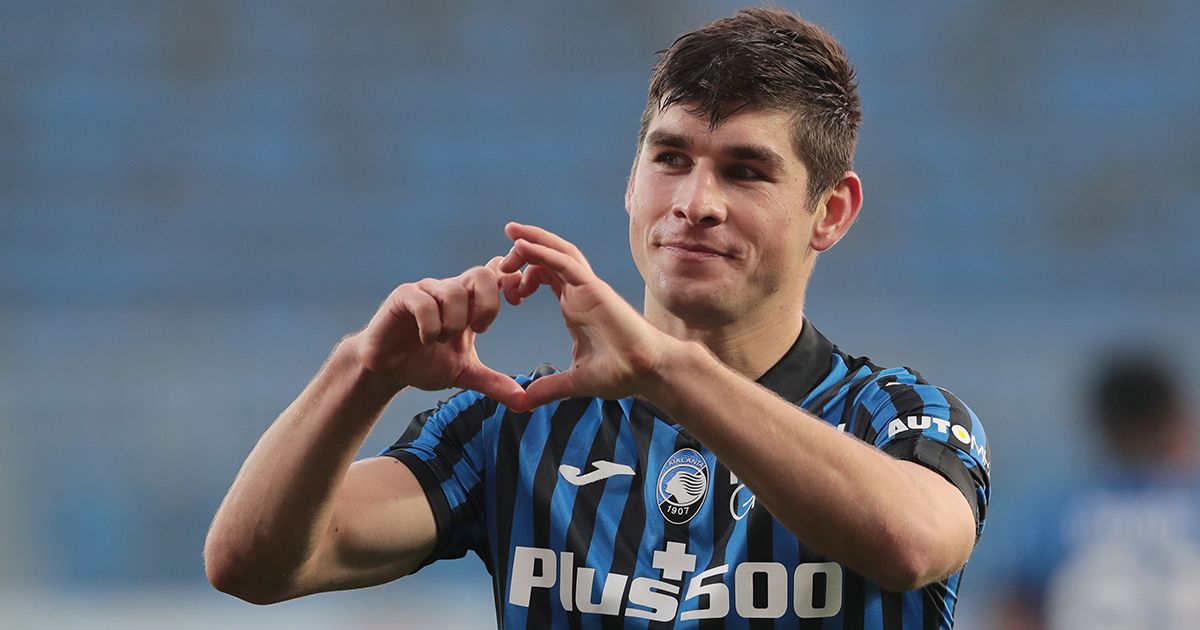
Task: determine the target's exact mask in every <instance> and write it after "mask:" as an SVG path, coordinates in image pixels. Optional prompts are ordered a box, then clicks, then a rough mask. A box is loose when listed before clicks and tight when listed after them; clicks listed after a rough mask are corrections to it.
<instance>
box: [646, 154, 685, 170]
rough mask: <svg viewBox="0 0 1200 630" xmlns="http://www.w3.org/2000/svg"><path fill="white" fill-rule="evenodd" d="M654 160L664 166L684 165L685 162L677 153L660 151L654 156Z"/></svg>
mask: <svg viewBox="0 0 1200 630" xmlns="http://www.w3.org/2000/svg"><path fill="white" fill-rule="evenodd" d="M654 161H655V162H658V163H659V164H662V165H665V166H673V167H675V166H684V165H685V164H686V163H687V162H686V161H685V160H684V157H683V156H682V155H680V154H678V153H660V154H658V155H657V156H655V158H654Z"/></svg>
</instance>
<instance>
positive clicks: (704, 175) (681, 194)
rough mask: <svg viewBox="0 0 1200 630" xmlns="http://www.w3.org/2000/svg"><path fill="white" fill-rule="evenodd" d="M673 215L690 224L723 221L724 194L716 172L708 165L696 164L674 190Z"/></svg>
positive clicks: (719, 222) (710, 223)
mask: <svg viewBox="0 0 1200 630" xmlns="http://www.w3.org/2000/svg"><path fill="white" fill-rule="evenodd" d="M672 212H673V213H674V215H675V216H677V217H679V218H681V219H684V220H685V221H687V222H688V223H691V224H692V225H698V226H712V225H720V224H722V223H724V222H725V217H726V214H727V211H726V207H725V196H724V195H723V194H722V192H721V187H720V180H719V178H718V174H717V173H716V171H714V170H713V169H712V168H711V167H709V166H699V165H698V166H696V167H695V168H693V169H692V172H691V173H689V175H688V177H687V178H686V179H685V180H684V181H683V182H680V186H679V188H678V189H677V190H676V196H675V204H674V208H672Z"/></svg>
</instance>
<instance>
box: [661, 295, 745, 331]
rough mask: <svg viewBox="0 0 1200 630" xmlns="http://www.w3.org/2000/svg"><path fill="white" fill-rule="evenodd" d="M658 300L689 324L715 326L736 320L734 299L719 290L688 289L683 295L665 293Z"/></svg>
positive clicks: (736, 313)
mask: <svg viewBox="0 0 1200 630" xmlns="http://www.w3.org/2000/svg"><path fill="white" fill-rule="evenodd" d="M663 297H664V298H666V299H663V300H660V303H661V304H662V305H663V308H665V309H666V311H667V312H668V313H670V314H671V315H673V316H675V317H676V318H678V319H680V320H682V321H684V322H686V323H687V324H688V325H689V326H693V327H699V328H717V327H721V326H726V325H728V324H730V323H732V322H734V321H736V320H737V317H738V312H737V309H736V304H735V303H734V301H731V300H729V299H727V297H728V296H727V295H725V294H723V293H721V292H720V291H708V292H699V291H689V292H687V293H686V294H683V295H679V294H676V295H667V296H663Z"/></svg>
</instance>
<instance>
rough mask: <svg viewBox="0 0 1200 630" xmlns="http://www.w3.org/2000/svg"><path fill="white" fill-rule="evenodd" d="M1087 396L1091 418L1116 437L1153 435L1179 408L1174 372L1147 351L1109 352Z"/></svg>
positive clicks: (1180, 394) (1163, 361) (1180, 399)
mask: <svg viewBox="0 0 1200 630" xmlns="http://www.w3.org/2000/svg"><path fill="white" fill-rule="evenodd" d="M1088 393H1089V395H1090V398H1091V400H1090V403H1091V409H1090V411H1091V413H1092V415H1093V417H1094V418H1095V419H1096V420H1097V421H1098V422H1099V423H1100V425H1101V426H1103V427H1104V428H1105V429H1107V430H1109V431H1112V432H1114V433H1119V434H1146V435H1153V434H1154V430H1155V429H1156V428H1159V427H1161V425H1163V424H1164V423H1167V422H1170V421H1172V420H1173V419H1174V418H1173V415H1174V412H1176V411H1178V410H1179V409H1180V408H1181V407H1182V392H1181V391H1180V387H1179V383H1178V381H1177V379H1176V371H1175V370H1174V369H1173V367H1172V365H1171V364H1170V362H1169V361H1167V360H1166V359H1165V358H1164V357H1162V356H1159V355H1157V354H1156V353H1154V352H1153V351H1148V350H1142V351H1137V350H1133V351H1130V350H1124V351H1121V352H1120V353H1119V354H1118V353H1117V352H1116V351H1114V352H1112V353H1110V357H1109V359H1108V360H1107V361H1105V362H1103V363H1102V365H1101V367H1100V369H1099V371H1098V372H1097V374H1096V376H1095V380H1094V381H1093V383H1092V386H1091V391H1090V392H1088Z"/></svg>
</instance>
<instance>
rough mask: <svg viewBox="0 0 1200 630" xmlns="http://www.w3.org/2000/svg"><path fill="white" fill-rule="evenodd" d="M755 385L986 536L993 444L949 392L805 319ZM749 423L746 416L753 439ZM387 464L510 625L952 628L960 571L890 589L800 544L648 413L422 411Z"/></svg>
mask: <svg viewBox="0 0 1200 630" xmlns="http://www.w3.org/2000/svg"><path fill="white" fill-rule="evenodd" d="M545 373H547V372H545V371H541V372H538V373H535V374H534V376H533V377H532V378H537V377H538V376H540V375H542V374H545ZM521 380H522V381H528V380H529V378H524V377H523V378H522V379H521ZM759 383H761V384H762V385H763V386H765V387H767V388H769V389H771V390H773V391H775V392H777V393H778V394H779V395H781V396H782V397H784V398H785V399H787V400H789V401H792V402H794V403H795V404H797V405H799V406H801V407H803V408H804V409H806V410H808V411H809V412H811V413H812V414H813V415H815V416H817V417H819V418H821V419H823V420H824V421H825V422H828V423H829V424H831V425H833V426H836V427H838V428H839V429H841V430H843V431H845V432H847V433H849V434H851V435H854V436H856V437H858V438H860V439H862V440H864V441H866V442H868V443H871V444H873V445H875V446H877V447H879V448H881V449H883V450H884V451H885V452H888V453H890V454H892V455H893V456H895V457H899V458H903V459H907V460H911V461H915V462H919V463H921V464H923V465H925V466H928V467H930V468H932V469H934V470H936V471H937V472H939V473H941V474H942V475H943V476H944V477H946V479H948V480H949V481H951V482H952V483H954V484H955V485H956V486H957V487H958V488H959V489H960V490H962V492H963V494H964V496H966V498H967V500H968V502H969V503H970V505H971V509H972V511H973V512H974V514H975V517H976V522H977V533H978V531H981V530H982V528H983V523H984V519H985V514H986V507H987V503H988V497H989V495H990V485H989V477H988V454H987V453H988V451H987V441H986V438H985V436H984V432H983V428H982V426H981V425H980V423H979V421H978V419H977V418H976V417H975V416H974V414H973V413H972V412H971V411H970V410H969V409H968V408H967V407H966V406H965V405H964V404H963V403H962V402H961V401H959V400H958V399H957V398H955V397H954V396H953V395H951V394H950V393H949V392H947V391H945V390H942V389H940V388H937V387H934V386H932V385H929V384H927V383H925V382H924V381H923V380H921V378H920V376H919V375H917V374H916V373H915V372H913V371H911V370H908V369H904V368H895V369H881V368H879V367H876V366H875V365H873V364H871V363H870V362H869V361H868V360H867V359H862V358H855V357H851V356H848V355H846V354H844V353H842V352H841V351H839V350H838V349H837V348H836V347H834V346H833V344H831V343H830V342H829V341H828V340H827V339H825V338H824V337H823V336H822V335H821V334H820V333H819V332H817V331H816V330H815V329H814V328H813V327H812V326H811V324H809V323H808V322H805V325H804V330H803V333H802V334H801V336H800V338H799V339H798V340H797V341H796V343H795V344H794V345H793V347H792V348H791V349H790V350H788V352H787V354H786V355H785V356H784V357H783V358H782V359H781V360H780V361H779V363H777V364H776V365H775V366H774V367H772V368H771V369H770V370H769V371H768V372H767V373H766V374H764V375H763V377H762V378H760V379H759ZM755 425H756V419H755V418H749V417H747V418H745V426H746V430H747V431H753V430H755ZM385 454H387V455H391V456H393V457H396V458H398V459H399V460H401V461H402V462H404V463H405V464H407V465H408V466H409V468H411V469H412V471H413V473H414V474H415V476H416V478H417V479H418V480H419V481H420V483H421V485H422V487H423V488H424V490H425V493H426V495H427V496H428V498H429V501H430V504H431V505H432V507H433V513H434V517H435V519H436V522H437V531H438V543H437V546H436V548H435V550H434V551H433V553H432V554H431V555H430V557H429V558H428V559H426V561H425V562H426V564H428V563H430V562H433V561H435V560H437V559H439V558H457V557H461V556H462V555H464V554H465V553H466V552H467V551H468V550H473V551H474V552H475V553H476V554H477V555H478V556H479V557H480V558H481V559H482V560H483V562H484V563H485V564H486V565H487V567H488V570H489V571H490V573H491V575H492V584H493V590H494V594H495V597H496V604H497V618H498V621H499V623H500V625H501V626H502V627H504V628H573V629H574V628H610V627H611V628H625V627H634V628H641V627H646V628H843V629H846V630H851V629H855V628H864V629H873V628H879V629H892V628H903V629H909V628H921V629H925V628H945V627H950V625H951V620H952V618H953V613H954V606H955V601H956V592H957V588H958V584H959V580H960V579H961V572H959V573H957V574H955V575H953V576H951V577H949V578H948V579H946V580H944V581H942V582H938V583H935V584H931V585H929V586H927V587H925V588H923V589H921V590H917V591H911V592H908V593H895V592H888V591H884V590H882V589H881V588H880V587H879V586H878V585H877V584H875V583H873V582H871V581H870V580H867V579H865V578H863V577H862V576H860V575H858V574H856V573H854V572H853V571H851V570H849V569H846V568H844V567H842V566H841V565H840V564H838V563H836V562H833V561H831V560H830V559H829V558H826V557H824V556H821V555H819V554H817V553H814V552H813V551H811V550H809V549H808V548H806V547H805V546H804V544H803V543H801V542H800V541H798V540H797V539H796V537H795V536H793V535H792V534H791V533H790V532H788V530H786V529H785V528H784V527H783V526H781V525H780V524H779V523H778V522H777V521H776V520H775V519H774V517H772V516H771V514H770V513H769V512H768V511H767V510H766V508H764V507H763V506H762V505H760V504H759V503H758V502H757V501H756V499H755V497H754V494H753V493H752V492H751V491H750V490H749V489H747V488H746V487H745V486H744V485H743V484H742V483H740V481H739V480H738V478H737V476H736V475H735V474H734V473H732V472H731V471H730V470H729V469H728V468H726V467H725V466H724V465H722V464H721V463H720V462H719V461H717V460H716V458H715V457H714V456H713V454H712V452H711V451H709V450H708V449H707V448H705V446H704V445H702V444H700V442H698V441H697V440H696V439H694V438H693V437H691V436H690V435H688V433H687V432H686V431H685V430H683V429H682V428H681V427H680V426H679V425H678V424H675V423H673V422H672V420H671V419H670V418H665V417H663V414H662V413H661V412H659V411H657V410H655V409H654V408H653V407H651V406H649V405H647V404H645V403H644V402H642V401H635V400H631V399H625V400H599V399H588V398H580V399H571V400H565V401H562V402H559V403H554V404H550V405H546V406H544V407H540V408H538V409H536V410H534V411H533V412H531V413H526V414H516V413H512V412H509V411H508V410H507V409H506V408H505V407H504V406H503V405H499V404H498V403H496V402H495V401H492V400H490V399H488V398H485V397H483V396H482V395H480V394H478V393H475V392H464V393H461V394H459V395H457V396H455V397H453V398H451V399H450V400H449V401H447V402H445V403H443V404H442V405H441V406H439V407H438V408H437V409H434V410H431V411H428V412H425V413H423V414H421V415H419V416H417V417H416V418H415V419H414V421H413V423H412V425H411V426H410V427H409V429H408V431H407V432H406V433H405V434H404V436H403V437H402V438H401V439H400V440H399V441H398V442H397V443H396V445H395V446H393V447H392V448H391V449H389V450H387V451H385ZM796 456H797V457H803V456H804V450H803V447H802V446H798V447H797V449H796Z"/></svg>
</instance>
